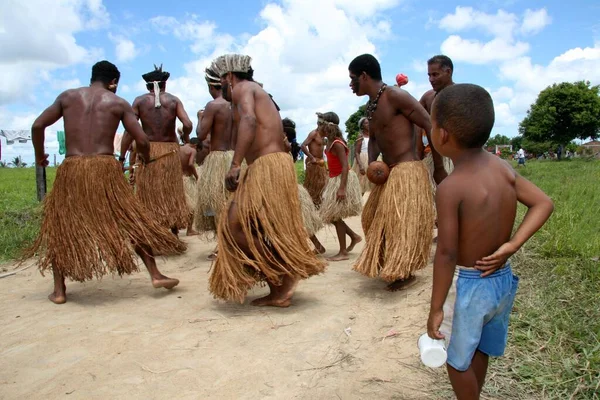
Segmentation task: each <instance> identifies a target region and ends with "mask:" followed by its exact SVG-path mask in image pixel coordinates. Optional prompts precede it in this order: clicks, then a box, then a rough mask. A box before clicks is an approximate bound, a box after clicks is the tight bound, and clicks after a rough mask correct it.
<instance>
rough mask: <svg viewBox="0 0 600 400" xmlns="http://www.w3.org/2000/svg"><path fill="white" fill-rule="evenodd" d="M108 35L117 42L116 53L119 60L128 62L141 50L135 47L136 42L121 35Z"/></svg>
mask: <svg viewBox="0 0 600 400" xmlns="http://www.w3.org/2000/svg"><path fill="white" fill-rule="evenodd" d="M108 37H109V38H110V40H112V41H113V42H114V43H115V55H116V56H117V62H128V61H132V60H133V59H135V58H136V57H137V56H138V54H139V51H138V50H137V49H136V47H135V43H133V42H132V41H131V40H129V39H127V38H125V37H123V36H121V35H113V34H109V35H108Z"/></svg>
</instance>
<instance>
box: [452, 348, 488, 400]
mask: <svg viewBox="0 0 600 400" xmlns="http://www.w3.org/2000/svg"><path fill="white" fill-rule="evenodd" d="M488 361H489V357H488V356H487V355H486V354H484V353H482V352H480V351H479V350H477V351H475V355H474V356H473V359H472V360H471V365H470V366H469V369H467V370H466V371H464V372H461V371H458V370H456V369H454V368H452V367H451V366H449V365H448V366H447V369H448V376H449V377H450V383H451V384H452V389H453V390H454V393H455V394H456V398H457V399H458V400H476V399H479V395H480V394H481V390H482V389H483V384H484V382H485V374H486V373H487V367H488Z"/></svg>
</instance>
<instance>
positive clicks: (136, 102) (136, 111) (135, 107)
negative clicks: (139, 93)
mask: <svg viewBox="0 0 600 400" xmlns="http://www.w3.org/2000/svg"><path fill="white" fill-rule="evenodd" d="M131 108H132V109H133V113H134V114H135V118H137V119H138V120H139V119H140V97H136V98H135V100H134V101H133V104H132V105H131Z"/></svg>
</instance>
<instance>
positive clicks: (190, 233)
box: [185, 229, 198, 236]
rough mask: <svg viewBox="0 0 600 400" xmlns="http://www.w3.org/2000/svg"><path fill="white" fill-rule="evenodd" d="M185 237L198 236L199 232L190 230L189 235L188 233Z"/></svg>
mask: <svg viewBox="0 0 600 400" xmlns="http://www.w3.org/2000/svg"><path fill="white" fill-rule="evenodd" d="M185 235H186V236H197V235H198V232H196V231H195V230H193V229H188V230H187V233H186V234H185Z"/></svg>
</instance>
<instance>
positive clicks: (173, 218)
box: [121, 65, 192, 234]
mask: <svg viewBox="0 0 600 400" xmlns="http://www.w3.org/2000/svg"><path fill="white" fill-rule="evenodd" d="M169 76H170V74H169V73H168V72H166V71H163V70H162V65H161V66H160V67H158V68H157V67H156V66H155V69H154V71H152V72H148V73H147V74H144V75H142V78H144V80H145V81H146V87H147V89H148V93H146V94H144V95H141V96H139V97H137V98H136V99H135V101H134V102H133V111H134V112H135V114H136V115H137V116H138V118H139V120H140V121H141V122H142V128H143V129H144V132H146V135H147V136H148V139H149V140H150V156H151V157H152V158H153V159H156V160H157V161H156V162H155V163H152V164H149V165H147V166H142V167H140V168H137V171H136V175H137V176H136V195H137V196H138V197H139V199H140V200H141V201H142V203H143V204H144V205H145V206H146V207H147V208H148V209H149V210H150V211H151V212H152V214H153V215H154V218H156V220H157V221H158V222H159V223H160V224H161V225H163V226H165V227H168V228H170V229H171V231H172V232H173V233H174V234H177V233H178V232H179V229H180V228H185V227H186V226H187V220H188V210H187V205H186V204H185V192H184V189H183V178H182V177H183V175H182V172H181V165H180V163H179V159H178V157H177V154H178V153H179V142H178V140H177V133H176V131H175V121H176V119H177V118H179V120H180V121H181V123H182V124H183V135H182V140H183V142H184V143H187V142H188V141H189V134H190V132H191V131H192V121H191V120H190V118H189V117H188V115H187V113H186V112H185V109H184V108H183V104H182V103H181V100H179V99H178V98H177V97H175V96H173V95H172V94H170V93H167V92H166V81H167V79H169ZM128 145H129V143H128V140H126V138H123V141H122V144H121V146H122V149H125V148H126V147H124V146H128Z"/></svg>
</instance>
